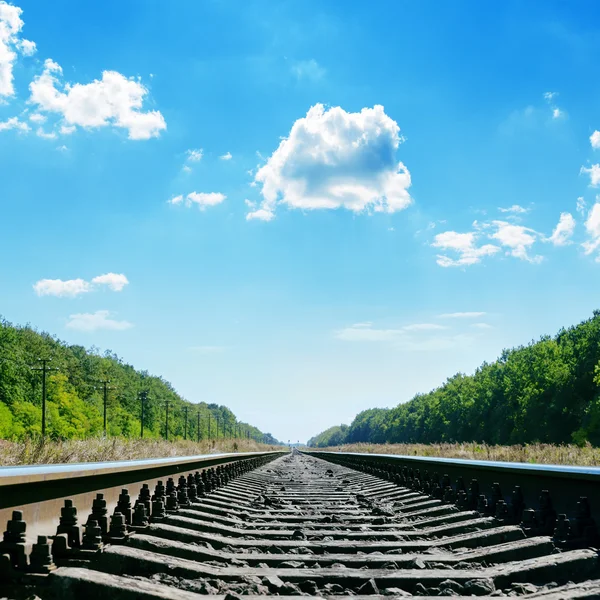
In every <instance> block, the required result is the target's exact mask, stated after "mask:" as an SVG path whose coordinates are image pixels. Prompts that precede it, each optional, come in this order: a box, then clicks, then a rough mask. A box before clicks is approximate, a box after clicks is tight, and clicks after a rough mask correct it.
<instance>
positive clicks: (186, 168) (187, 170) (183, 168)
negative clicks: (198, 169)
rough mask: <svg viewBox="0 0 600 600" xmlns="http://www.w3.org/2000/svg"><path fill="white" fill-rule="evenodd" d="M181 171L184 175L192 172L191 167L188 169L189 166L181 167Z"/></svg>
mask: <svg viewBox="0 0 600 600" xmlns="http://www.w3.org/2000/svg"><path fill="white" fill-rule="evenodd" d="M181 170H182V171H183V172H184V173H191V172H192V167H190V166H189V165H183V167H181Z"/></svg>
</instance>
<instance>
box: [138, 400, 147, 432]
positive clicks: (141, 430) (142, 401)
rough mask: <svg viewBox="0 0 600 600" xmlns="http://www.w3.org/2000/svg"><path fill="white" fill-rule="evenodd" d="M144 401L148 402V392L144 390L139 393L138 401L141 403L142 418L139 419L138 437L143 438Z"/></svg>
mask: <svg viewBox="0 0 600 600" xmlns="http://www.w3.org/2000/svg"><path fill="white" fill-rule="evenodd" d="M146 400H148V392H147V391H146V390H142V391H141V392H140V401H141V403H142V418H141V419H140V423H141V427H140V437H141V438H143V437H144V416H145V415H144V408H145V405H146Z"/></svg>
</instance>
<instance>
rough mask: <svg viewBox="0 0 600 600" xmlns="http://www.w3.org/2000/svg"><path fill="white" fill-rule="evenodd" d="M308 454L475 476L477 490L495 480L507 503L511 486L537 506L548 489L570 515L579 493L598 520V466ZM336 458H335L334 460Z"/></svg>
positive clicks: (560, 511) (554, 501) (466, 478)
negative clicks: (542, 494) (543, 492)
mask: <svg viewBox="0 0 600 600" xmlns="http://www.w3.org/2000/svg"><path fill="white" fill-rule="evenodd" d="M304 452H305V453H306V454H308V455H311V456H315V457H319V458H323V459H325V460H329V459H333V460H334V461H336V459H338V460H340V459H341V461H344V459H346V460H348V459H350V460H360V461H366V462H368V463H370V464H372V465H373V466H374V468H379V467H383V468H387V467H392V468H394V469H402V468H403V467H406V468H407V469H409V470H411V471H412V472H413V473H414V472H415V471H416V470H417V469H418V470H419V474H420V476H421V477H422V476H423V475H424V474H425V473H426V472H427V473H428V474H429V475H430V476H433V475H435V476H439V477H443V476H444V475H448V476H449V478H450V480H451V482H452V486H455V484H456V481H457V480H458V478H459V477H460V478H462V479H463V481H464V483H465V485H466V486H468V485H469V482H470V481H471V479H477V481H478V483H479V486H480V488H481V493H486V494H487V493H488V492H489V491H490V490H491V488H492V486H493V485H494V484H499V487H500V489H501V490H502V493H503V495H504V497H505V500H506V502H507V503H509V502H510V496H511V494H512V492H513V490H514V489H515V486H519V487H520V488H521V492H522V494H523V498H524V501H525V505H526V506H527V507H528V508H533V509H537V508H538V505H539V501H540V495H541V493H542V491H544V490H547V491H548V492H549V493H550V497H551V499H552V504H553V507H554V509H555V510H556V512H557V513H558V514H566V515H569V516H573V515H575V514H576V513H577V510H578V506H577V504H578V502H579V499H580V498H581V497H587V498H588V500H589V501H590V505H591V511H592V518H594V520H595V521H596V523H600V467H581V466H569V465H545V464H531V463H515V462H501V461H485V460H468V459H459V458H457V459H455V458H437V457H429V456H406V455H400V454H370V453H362V452H331V451H324V450H304ZM336 462H337V461H336Z"/></svg>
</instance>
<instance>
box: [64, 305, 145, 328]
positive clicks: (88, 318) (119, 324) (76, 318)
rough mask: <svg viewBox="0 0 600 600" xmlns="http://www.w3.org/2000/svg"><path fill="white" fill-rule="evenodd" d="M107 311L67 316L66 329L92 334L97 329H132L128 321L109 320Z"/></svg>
mask: <svg viewBox="0 0 600 600" xmlns="http://www.w3.org/2000/svg"><path fill="white" fill-rule="evenodd" d="M110 314H111V313H110V312H109V311H108V310H97V311H96V312H94V313H77V314H74V315H70V316H69V320H68V321H67V327H68V328H69V329H76V330H77V331H85V332H92V331H97V330H98V329H109V330H112V331H122V330H124V329H130V328H131V327H133V323H130V322H129V321H117V320H115V319H111V318H110Z"/></svg>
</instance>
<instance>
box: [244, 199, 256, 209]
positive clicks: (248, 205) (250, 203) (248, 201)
mask: <svg viewBox="0 0 600 600" xmlns="http://www.w3.org/2000/svg"><path fill="white" fill-rule="evenodd" d="M244 204H245V205H246V206H247V207H248V208H256V202H253V201H252V200H248V198H245V199H244Z"/></svg>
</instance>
